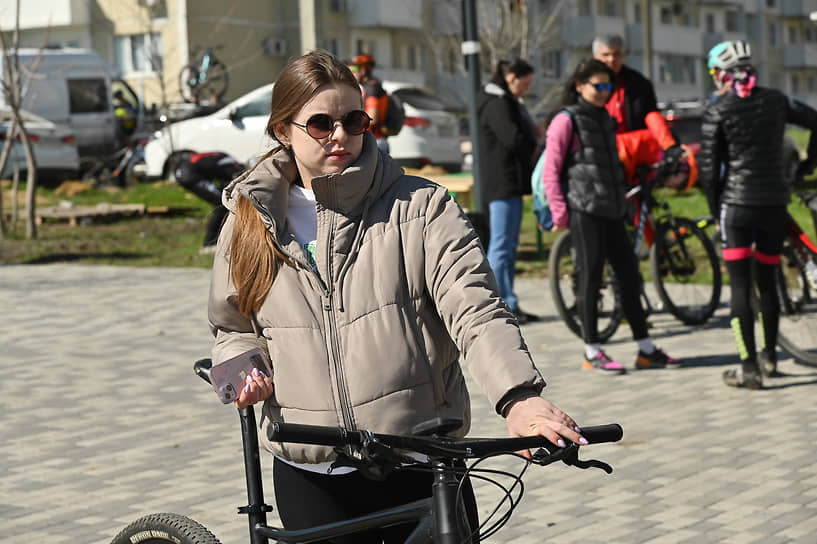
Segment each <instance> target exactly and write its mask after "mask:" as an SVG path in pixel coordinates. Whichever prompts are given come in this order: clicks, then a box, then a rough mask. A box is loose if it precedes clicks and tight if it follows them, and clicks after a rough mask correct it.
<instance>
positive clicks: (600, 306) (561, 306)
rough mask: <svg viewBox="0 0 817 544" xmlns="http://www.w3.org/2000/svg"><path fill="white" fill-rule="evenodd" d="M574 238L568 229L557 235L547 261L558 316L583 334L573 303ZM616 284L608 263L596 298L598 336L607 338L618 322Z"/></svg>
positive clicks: (613, 331)
mask: <svg viewBox="0 0 817 544" xmlns="http://www.w3.org/2000/svg"><path fill="white" fill-rule="evenodd" d="M575 256H576V252H575V249H574V247H573V238H572V236H571V234H570V233H569V232H566V233H565V234H563V235H562V236H560V237H559V238H558V239H557V240H556V243H555V244H553V248H552V249H551V251H550V259H549V262H548V269H549V282H550V291H551V296H552V298H553V304H554V306H556V311H557V312H558V314H559V316H560V317H561V318H562V320H563V321H564V322H565V324H566V325H567V326H568V328H569V329H570V330H571V331H573V333H574V334H575V335H576V336H579V337H581V336H582V326H581V321H580V320H579V312H578V308H577V304H576V299H577V297H576V295H577V292H576V290H577V281H578V272H579V271H578V268H577V266H576V259H575ZM616 290H617V286H616V283H615V278H614V277H613V275H612V271H611V270H610V267H609V266H605V267H604V276H603V278H602V284H601V289H600V290H599V293H598V295H597V296H598V298H597V311H598V331H599V340H600V341H601V342H605V341H607V340H608V339H609V338H610V337H611V336H613V334H615V332H616V329H618V326H619V324H620V323H621V309H620V306H619V304H618V298H617V296H616Z"/></svg>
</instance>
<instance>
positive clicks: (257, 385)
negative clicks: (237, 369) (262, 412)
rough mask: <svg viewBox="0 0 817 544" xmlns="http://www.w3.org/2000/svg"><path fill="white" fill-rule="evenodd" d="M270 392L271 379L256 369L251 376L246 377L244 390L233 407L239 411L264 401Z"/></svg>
mask: <svg viewBox="0 0 817 544" xmlns="http://www.w3.org/2000/svg"><path fill="white" fill-rule="evenodd" d="M272 391H273V389H272V378H270V377H269V376H267V375H266V374H264V373H263V372H261V371H260V370H258V369H257V368H256V369H255V370H254V371H253V373H252V374H250V375H247V379H246V381H245V385H244V389H242V390H241V395H239V396H238V398H237V399H236V400H235V402H234V404H235V407H236V408H238V409H239V410H241V409H243V408H246V407H247V406H250V405H251V404H256V403H258V402H261V401H262V400H266V399H267V398H269V397H270V396H271V395H272Z"/></svg>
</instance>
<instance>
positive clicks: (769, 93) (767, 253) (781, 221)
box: [698, 41, 817, 389]
mask: <svg viewBox="0 0 817 544" xmlns="http://www.w3.org/2000/svg"><path fill="white" fill-rule="evenodd" d="M751 61H752V59H751V49H750V47H749V44H747V43H745V42H742V41H727V42H722V43H719V44H717V45H715V46H714V47H713V48H712V49H711V50H710V52H709V56H708V67H709V70H710V72H709V73H710V74H711V75H712V79H713V82H714V83H715V87H716V89H718V90H719V91H721V92H720V94H719V96H717V98H716V99H715V100H714V102H713V103H712V104H710V105H709V107H707V109H706V110H705V111H704V115H703V123H702V126H701V152H700V153H699V159H698V161H699V171H700V180H701V186H702V187H703V188H704V190H705V192H706V193H707V197H708V201H709V209H710V213H712V215H713V217H717V218H718V223H719V225H720V229H721V242H722V247H723V260H724V262H725V263H726V269H727V271H728V272H729V287H730V292H731V301H730V324H731V326H732V332H733V333H734V335H735V341H736V344H737V347H738V354H739V357H740V361H741V365H740V366H739V367H738V368H736V369H728V370H726V371H725V372H724V373H723V381H724V382H725V383H726V384H727V385H730V386H733V387H744V388H747V389H760V388H761V387H763V377H764V375H766V376H774V375H776V374H777V359H776V356H775V346H776V345H777V330H778V323H779V320H780V303H779V300H778V297H777V290H776V288H775V282H776V279H775V278H776V276H775V274H776V272H777V267H778V266H779V265H780V254H781V251H782V249H783V239H784V237H785V235H786V230H785V229H786V217H787V210H786V207H787V205H788V203H789V198H790V191H791V187H789V186H788V185H787V183H786V180H785V178H784V177H783V172H784V171H785V168H784V166H783V133H784V131H785V128H786V123H794V124H796V125H799V126H802V127H804V128H807V129H809V130H811V137H810V139H809V144H808V150H807V159H806V161H805V162H804V163H803V164H802V165H801V168H800V173H801V174H802V173H808V172H811V171H812V170H814V166H815V164H817V163H815V159H817V139H815V138H814V131H815V130H817V111H815V110H814V109H812V108H810V107H809V106H807V105H805V104H803V103H801V102H798V101H797V100H792V99H790V98H788V97H787V96H786V95H785V94H783V93H782V92H780V91H778V90H777V89H768V88H764V87H759V86H756V82H757V72H756V71H755V69H754V67H753V66H752V64H751ZM753 261H754V263H753ZM753 266H754V273H753V272H752V268H753ZM753 274H754V276H755V278H754V279H755V283H756V284H757V286H758V291H759V292H760V305H759V308H758V310H759V311H758V314H759V318H760V322H761V324H762V331H763V334H762V336H761V337H760V342H761V345H760V349H759V350H758V349H757V347H756V344H755V334H754V326H755V320H754V312H753V311H752V307H751V290H752V275H753Z"/></svg>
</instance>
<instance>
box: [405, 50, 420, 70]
mask: <svg viewBox="0 0 817 544" xmlns="http://www.w3.org/2000/svg"><path fill="white" fill-rule="evenodd" d="M403 51H404V54H405V63H404V66H405V67H406V68H407V69H408V70H419V69H420V66H421V64H422V63H421V62H420V55H421V51H420V47H419V46H417V45H407V46H406V47H405V49H404V50H403Z"/></svg>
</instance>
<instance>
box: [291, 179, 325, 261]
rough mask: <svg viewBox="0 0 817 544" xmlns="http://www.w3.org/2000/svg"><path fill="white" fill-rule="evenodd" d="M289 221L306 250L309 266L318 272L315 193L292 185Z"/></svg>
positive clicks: (296, 237)
mask: <svg viewBox="0 0 817 544" xmlns="http://www.w3.org/2000/svg"><path fill="white" fill-rule="evenodd" d="M287 220H289V226H290V228H291V229H292V233H293V234H294V235H295V239H296V240H298V243H299V244H301V247H302V248H303V249H304V253H306V258H307V260H308V261H309V264H310V265H311V266H312V268H313V269H314V270H316V271H317V266H316V264H315V245H316V243H317V238H318V210H317V208H316V207H315V192H314V191H312V190H310V189H305V188H303V187H301V186H300V185H295V184H294V183H293V184H292V185H290V187H289V206H288V207H287Z"/></svg>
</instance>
